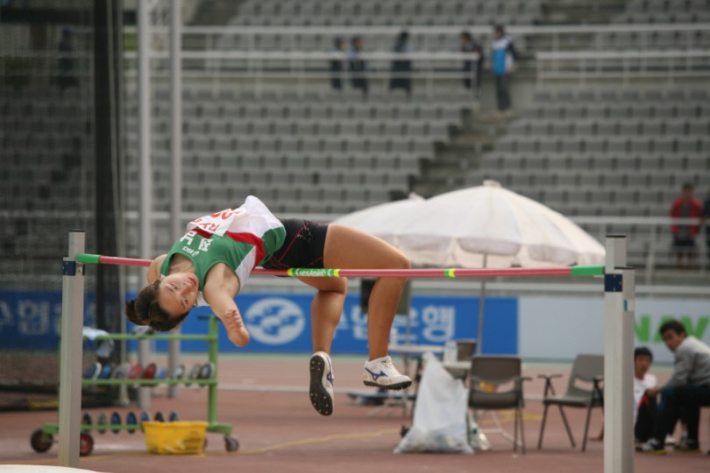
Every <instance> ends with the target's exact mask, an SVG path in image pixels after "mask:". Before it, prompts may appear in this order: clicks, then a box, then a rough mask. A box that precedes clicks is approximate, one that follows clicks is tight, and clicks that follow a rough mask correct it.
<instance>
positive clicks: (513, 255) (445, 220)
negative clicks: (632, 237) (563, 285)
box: [395, 181, 604, 268]
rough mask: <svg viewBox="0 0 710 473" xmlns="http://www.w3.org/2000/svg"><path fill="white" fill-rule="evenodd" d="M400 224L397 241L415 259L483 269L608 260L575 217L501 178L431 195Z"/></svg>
mask: <svg viewBox="0 0 710 473" xmlns="http://www.w3.org/2000/svg"><path fill="white" fill-rule="evenodd" d="M397 225H398V227H397V228H396V229H395V230H397V231H396V233H395V237H396V240H395V241H396V243H397V246H398V247H399V248H401V249H402V250H404V251H405V252H406V253H407V255H409V256H410V258H411V259H412V262H413V263H415V264H424V265H445V266H456V267H464V268H480V267H483V266H484V265H485V266H487V267H510V266H521V267H532V266H535V267H538V266H570V265H574V264H578V265H590V264H603V262H604V247H603V246H602V245H601V244H600V243H599V242H598V241H597V240H595V239H594V238H593V237H591V236H590V235H589V234H587V233H586V232H585V231H584V230H582V229H581V228H579V227H578V226H577V225H575V224H574V223H573V222H572V221H570V220H569V219H567V218H566V217H564V216H562V215H561V214H560V213H558V212H555V211H554V210H552V209H550V208H548V207H545V206H544V205H542V204H540V203H538V202H535V201H534V200H532V199H528V198H527V197H523V196H521V195H519V194H516V193H515V192H512V191H509V190H507V189H504V188H502V187H501V186H500V184H498V183H497V182H495V181H485V182H484V185H483V186H478V187H472V188H468V189H462V190H457V191H452V192H447V193H445V194H440V195H438V196H435V197H432V198H430V199H427V200H426V201H424V203H423V204H422V205H419V206H417V207H416V212H413V213H409V215H407V216H402V217H401V218H399V219H398V220H397ZM484 257H486V259H487V261H486V263H484V261H483V260H484Z"/></svg>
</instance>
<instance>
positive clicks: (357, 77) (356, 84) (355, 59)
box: [348, 36, 369, 96]
mask: <svg viewBox="0 0 710 473" xmlns="http://www.w3.org/2000/svg"><path fill="white" fill-rule="evenodd" d="M350 45H351V48H350V52H349V54H348V67H349V69H350V85H351V86H352V88H353V89H355V90H357V89H359V90H362V94H363V95H364V96H367V92H368V90H369V86H368V83H367V62H366V61H365V60H364V59H362V57H361V56H360V54H361V53H362V49H363V41H362V36H355V37H354V38H353V39H352V40H351V41H350Z"/></svg>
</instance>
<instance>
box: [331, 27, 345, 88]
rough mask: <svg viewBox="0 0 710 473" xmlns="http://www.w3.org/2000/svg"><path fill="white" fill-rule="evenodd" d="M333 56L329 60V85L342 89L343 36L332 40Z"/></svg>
mask: <svg viewBox="0 0 710 473" xmlns="http://www.w3.org/2000/svg"><path fill="white" fill-rule="evenodd" d="M331 54H332V56H333V58H332V59H331V60H330V86H331V87H332V88H333V90H337V91H341V90H343V70H344V69H345V68H344V67H343V58H344V57H345V41H344V40H343V38H335V40H333V50H332V51H331Z"/></svg>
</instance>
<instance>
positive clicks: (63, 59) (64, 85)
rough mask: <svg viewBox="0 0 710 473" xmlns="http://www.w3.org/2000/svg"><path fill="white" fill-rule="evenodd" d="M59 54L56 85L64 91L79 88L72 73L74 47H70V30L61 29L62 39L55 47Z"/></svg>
mask: <svg viewBox="0 0 710 473" xmlns="http://www.w3.org/2000/svg"><path fill="white" fill-rule="evenodd" d="M57 50H58V52H59V77H58V78H57V83H58V85H59V88H60V89H61V90H62V91H64V90H66V89H68V88H69V87H79V81H78V80H77V78H76V75H75V73H74V56H73V54H74V46H73V45H72V30H71V28H63V29H62V37H61V39H60V40H59V44H58V45H57Z"/></svg>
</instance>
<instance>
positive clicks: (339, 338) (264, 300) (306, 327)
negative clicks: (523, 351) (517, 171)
mask: <svg viewBox="0 0 710 473" xmlns="http://www.w3.org/2000/svg"><path fill="white" fill-rule="evenodd" d="M131 297H132V295H131ZM312 298H313V296H312V295H311V294H241V295H239V297H238V299H237V302H238V304H239V309H240V310H241V312H242V315H243V317H244V319H245V322H246V324H247V326H248V327H249V332H250V334H251V343H250V344H249V346H248V347H246V348H238V347H236V346H234V345H232V343H231V342H229V340H228V339H227V337H226V334H225V332H224V328H223V327H222V326H221V324H220V331H221V333H220V342H219V349H220V351H222V352H243V353H310V352H311V350H312V347H311V318H310V306H311V300H312ZM93 299H94V298H93V294H91V293H87V297H86V306H85V325H87V326H94V320H95V318H94V309H95V307H94V302H93ZM61 302H62V301H61V292H59V291H55V292H35V291H0V349H49V350H56V349H57V347H58V340H59V338H58V335H59V323H60V319H61V305H62V304H61ZM209 313H210V311H209V308H207V307H201V308H198V309H194V310H193V311H192V313H191V314H190V316H189V317H188V318H187V319H186V321H185V322H184V323H183V324H182V332H183V333H189V334H204V333H206V332H207V321H206V320H205V319H204V318H201V317H199V316H198V315H199V314H205V315H206V314H209ZM116 316H117V317H123V314H116ZM410 317H411V318H410V326H411V332H410V340H409V342H410V343H421V344H431V345H441V344H444V343H445V342H446V341H448V340H451V339H460V338H477V333H476V332H477V327H478V298H477V297H461V296H459V297H448V296H413V297H412V303H411V311H410ZM394 328H395V329H396V331H397V335H396V336H397V337H399V342H400V343H404V342H405V339H404V337H405V328H406V317H404V316H397V317H396V318H395V323H394ZM484 330H485V338H484V345H483V350H484V353H491V354H493V353H497V354H517V353H518V300H517V298H496V297H491V298H487V299H486V319H485V328H484ZM132 345H133V344H129V349H131V348H132ZM155 345H156V346H155V349H157V350H159V351H162V350H165V349H166V346H167V344H166V343H156V344H155ZM182 349H183V350H184V351H195V352H201V351H205V350H206V349H207V345H206V343H205V342H199V341H185V342H182ZM333 353H343V354H345V353H353V354H361V353H367V316H366V314H363V313H362V312H361V310H360V297H359V295H357V294H354V295H350V296H348V297H347V298H346V301H345V306H344V309H343V316H342V318H341V320H340V323H339V324H338V328H337V330H336V334H335V339H334V341H333Z"/></svg>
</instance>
